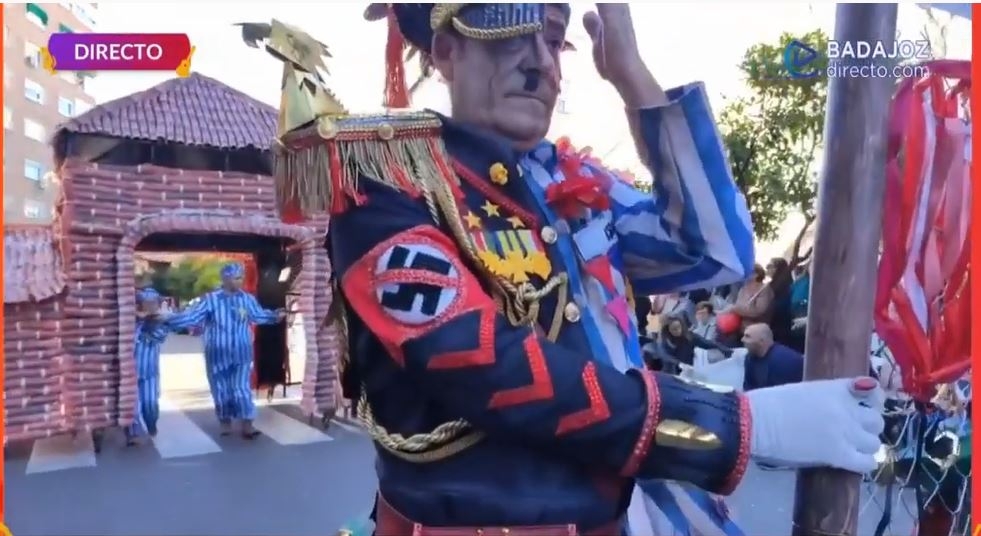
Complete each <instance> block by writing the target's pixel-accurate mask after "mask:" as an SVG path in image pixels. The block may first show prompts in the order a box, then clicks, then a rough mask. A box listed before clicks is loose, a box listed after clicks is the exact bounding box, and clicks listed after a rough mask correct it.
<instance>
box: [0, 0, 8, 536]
mask: <svg viewBox="0 0 981 536" xmlns="http://www.w3.org/2000/svg"><path fill="white" fill-rule="evenodd" d="M4 7H5V4H3V3H0V24H3V12H4ZM0 41H2V39H0ZM0 44H6V43H0ZM4 48H5V47H0V63H3V59H4V58H3V49H4ZM2 88H3V82H0V89H2ZM2 104H3V92H2V91H0V105H2ZM6 130H7V127H6V126H4V128H3V130H0V146H3V143H4V140H3V137H4V134H5V133H6ZM4 163H5V164H6V162H4ZM5 167H6V166H5ZM0 193H3V186H2V185H0ZM3 225H4V223H3V215H2V213H0V227H2V226H3ZM2 268H3V253H0V269H2ZM0 298H3V288H2V286H0ZM0 301H2V300H0ZM0 321H3V309H0ZM3 335H4V334H3V330H2V329H0V385H6V383H5V381H4V376H5V374H4V368H5V366H6V356H5V355H4V351H3V348H4V339H3ZM4 417H5V416H4V404H0V445H5V442H4V432H5V428H6V424H5V421H4ZM5 450H6V449H5ZM4 457H5V456H4ZM4 457H0V534H10V531H9V530H8V529H7V526H6V525H4V524H3V521H4V519H6V517H5V516H4V499H5V497H6V493H5V491H6V490H5V488H4V475H5V474H6V473H5V470H4V466H3V461H4Z"/></svg>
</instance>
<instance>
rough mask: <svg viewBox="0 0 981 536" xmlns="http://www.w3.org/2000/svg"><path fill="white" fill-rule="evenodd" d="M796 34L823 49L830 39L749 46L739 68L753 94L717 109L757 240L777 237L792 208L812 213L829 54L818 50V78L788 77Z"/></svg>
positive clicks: (817, 36) (785, 38)
mask: <svg viewBox="0 0 981 536" xmlns="http://www.w3.org/2000/svg"><path fill="white" fill-rule="evenodd" d="M794 39H797V40H799V41H801V42H803V43H804V44H806V45H808V46H810V47H811V48H814V49H815V50H818V51H824V50H827V43H828V37H827V35H825V34H824V33H823V32H822V31H821V30H815V31H812V32H810V33H808V34H805V35H798V36H793V35H790V34H783V35H782V36H781V37H780V39H779V41H778V42H776V43H773V44H771V43H759V44H756V45H754V46H752V47H750V48H749V50H747V51H746V54H745V55H744V56H743V61H742V63H741V64H740V69H741V70H742V72H743V74H744V75H745V76H746V84H747V86H748V88H749V89H750V92H751V93H750V95H749V96H746V97H743V98H739V99H735V100H730V101H729V102H727V104H726V106H725V107H724V108H723V109H722V112H721V113H720V114H719V128H720V130H721V132H722V136H723V141H724V143H725V145H726V148H727V150H728V153H729V163H730V164H731V165H732V171H733V175H734V176H735V179H736V184H738V186H739V188H740V189H741V190H742V191H743V193H744V194H745V195H746V199H747V202H748V203H749V209H750V213H751V214H752V216H753V225H754V227H755V230H756V236H757V238H758V239H762V240H772V239H774V238H776V234H777V230H778V229H779V226H780V224H781V223H782V222H783V221H784V219H786V217H787V215H788V213H790V212H791V211H800V212H802V213H804V215H805V216H807V217H808V220H809V221H810V220H811V219H813V217H814V200H815V197H816V195H817V177H816V173H815V171H814V167H815V157H816V156H817V153H818V150H819V149H820V148H821V146H822V142H823V139H824V112H825V101H826V99H827V94H828V79H827V77H826V76H825V75H824V72H825V70H826V68H827V58H825V57H824V55H823V54H819V58H818V59H817V60H815V61H814V63H813V64H812V65H809V66H808V68H809V69H811V68H813V69H817V70H818V71H819V73H820V74H818V75H817V76H814V77H812V78H802V79H793V78H790V76H789V73H788V72H787V69H786V68H785V67H784V63H783V57H784V50H785V49H786V47H787V45H788V44H789V43H790V42H791V41H793V40H794Z"/></svg>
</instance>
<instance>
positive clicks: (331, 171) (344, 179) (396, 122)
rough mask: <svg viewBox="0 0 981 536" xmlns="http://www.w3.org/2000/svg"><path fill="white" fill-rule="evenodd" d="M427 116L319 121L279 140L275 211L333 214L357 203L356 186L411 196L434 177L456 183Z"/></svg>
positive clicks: (436, 124)
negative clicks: (373, 184)
mask: <svg viewBox="0 0 981 536" xmlns="http://www.w3.org/2000/svg"><path fill="white" fill-rule="evenodd" d="M441 129H442V122H441V121H440V119H439V117H438V116H437V115H435V114H433V113H428V112H402V113H390V114H371V115H345V116H340V117H326V116H322V117H320V118H318V119H316V120H315V121H314V122H313V123H311V124H309V125H308V126H306V127H303V128H299V129H296V130H294V131H292V132H288V133H286V134H284V135H283V136H281V137H280V138H279V140H278V142H279V143H278V145H277V147H276V151H275V152H274V157H275V173H276V179H277V185H278V188H279V191H278V192H277V194H278V195H277V198H278V199H279V202H280V205H281V206H280V208H281V209H283V208H284V207H285V206H289V207H291V208H292V209H293V210H296V209H299V210H300V211H301V212H302V214H303V215H304V216H311V215H315V214H323V213H337V212H338V211H342V210H344V209H345V208H346V207H347V206H348V205H349V203H350V202H352V201H353V202H355V203H357V202H360V201H361V199H360V197H359V194H358V189H357V186H358V185H357V182H358V181H359V180H365V179H366V180H372V181H377V182H380V183H382V184H385V185H387V186H390V187H392V188H396V189H398V190H400V191H404V192H406V193H408V194H411V195H418V194H420V193H421V192H424V191H425V190H426V189H427V186H426V184H425V182H426V181H427V180H432V179H435V178H440V179H441V180H446V179H450V180H455V179H454V178H453V177H455V175H453V174H452V173H448V172H449V169H450V168H449V157H448V156H447V154H446V149H445V147H444V146H443V141H442V138H441V137H440V133H441Z"/></svg>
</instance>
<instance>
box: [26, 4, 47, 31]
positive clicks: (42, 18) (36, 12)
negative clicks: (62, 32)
mask: <svg viewBox="0 0 981 536" xmlns="http://www.w3.org/2000/svg"><path fill="white" fill-rule="evenodd" d="M26 5H27V20H29V21H31V22H33V23H34V24H37V25H38V27H39V28H41V29H42V30H43V29H45V28H47V27H48V14H47V13H45V11H44V9H42V8H41V6H39V5H38V4H26Z"/></svg>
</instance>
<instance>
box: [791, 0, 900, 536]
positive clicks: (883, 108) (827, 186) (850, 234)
mask: <svg viewBox="0 0 981 536" xmlns="http://www.w3.org/2000/svg"><path fill="white" fill-rule="evenodd" d="M896 11H897V6H896V4H838V8H837V12H836V15H835V35H834V39H835V40H836V41H837V42H839V43H844V42H850V43H853V44H855V43H857V42H859V41H866V42H870V43H872V44H874V43H875V42H876V41H882V42H884V43H887V44H891V43H892V42H893V41H894V40H895V37H896ZM890 46H891V45H890ZM895 84H896V81H895V80H893V79H891V78H888V77H886V78H833V79H831V80H829V81H828V105H827V116H826V122H825V127H824V128H825V136H824V140H825V142H824V168H823V171H822V177H821V183H820V187H819V189H818V210H817V213H818V219H817V229H816V234H815V239H814V256H813V261H812V262H813V265H812V267H811V270H812V272H811V290H812V292H811V296H810V298H809V303H810V308H809V310H808V322H807V347H806V352H805V355H806V356H807V357H806V359H805V361H804V379H805V380H820V379H828V378H844V377H856V376H863V375H866V374H868V371H869V340H870V337H871V333H872V307H873V302H874V299H875V287H876V268H877V258H878V252H879V241H880V236H881V233H882V200H883V193H884V191H885V171H886V141H887V140H886V120H887V117H888V106H889V101H890V98H891V97H892V92H893V89H894V87H895ZM860 485H861V476H859V475H857V474H854V473H848V472H845V471H839V470H833V469H807V470H802V471H800V472H798V475H797V490H796V491H797V493H796V497H795V501H794V528H793V535H794V536H830V535H835V536H855V535H856V533H857V530H858V512H859V491H860Z"/></svg>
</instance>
